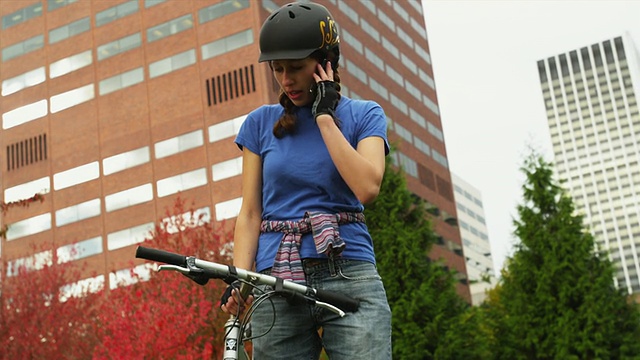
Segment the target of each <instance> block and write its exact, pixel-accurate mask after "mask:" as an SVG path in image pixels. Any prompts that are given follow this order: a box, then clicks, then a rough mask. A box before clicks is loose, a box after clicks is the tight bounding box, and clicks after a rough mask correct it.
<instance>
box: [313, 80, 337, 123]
mask: <svg viewBox="0 0 640 360" xmlns="http://www.w3.org/2000/svg"><path fill="white" fill-rule="evenodd" d="M338 101H340V93H339V92H338V88H337V85H336V83H335V82H333V81H329V80H325V81H320V82H319V83H318V87H317V90H316V100H315V101H314V102H313V106H312V107H311V113H312V114H313V118H314V119H317V118H318V116H320V115H324V114H327V115H331V117H332V118H333V119H334V120H337V119H336V116H335V111H336V108H337V107H338Z"/></svg>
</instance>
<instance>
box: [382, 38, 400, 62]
mask: <svg viewBox="0 0 640 360" xmlns="http://www.w3.org/2000/svg"><path fill="white" fill-rule="evenodd" d="M382 47H384V48H385V49H387V51H388V52H389V53H390V54H391V55H393V56H394V57H395V58H396V59H400V50H398V47H397V46H395V45H394V44H393V43H392V42H391V41H389V40H387V38H385V37H384V36H383V37H382Z"/></svg>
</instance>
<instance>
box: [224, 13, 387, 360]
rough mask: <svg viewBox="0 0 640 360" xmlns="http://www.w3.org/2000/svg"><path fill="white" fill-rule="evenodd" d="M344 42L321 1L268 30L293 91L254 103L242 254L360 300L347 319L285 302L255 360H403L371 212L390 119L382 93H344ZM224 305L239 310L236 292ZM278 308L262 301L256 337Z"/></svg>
mask: <svg viewBox="0 0 640 360" xmlns="http://www.w3.org/2000/svg"><path fill="white" fill-rule="evenodd" d="M339 42H340V39H339V36H338V28H337V24H336V23H335V21H334V20H333V17H332V16H331V14H330V13H329V12H328V10H327V9H326V8H325V7H323V6H321V5H317V4H313V3H292V4H288V5H285V6H283V7H281V8H280V9H278V10H276V11H274V12H273V13H272V14H271V15H270V16H269V17H268V18H267V20H266V21H265V23H264V24H263V26H262V29H261V32H260V52H261V53H260V58H259V61H260V62H264V61H267V62H268V63H269V66H270V68H271V70H272V72H273V76H274V77H275V79H276V81H277V82H278V84H279V85H280V87H281V94H280V104H275V105H265V106H261V107H260V108H258V109H256V110H254V111H252V112H251V113H250V114H249V115H248V116H247V119H246V121H245V122H244V124H243V125H242V128H241V129H240V132H239V134H238V137H237V138H236V143H237V145H238V146H239V147H240V148H241V149H242V152H243V175H242V176H243V178H242V197H243V202H242V207H241V209H240V213H239V215H238V218H237V222H236V229H235V235H234V260H233V262H234V265H235V266H237V267H240V268H244V269H252V268H253V267H254V265H255V268H256V271H259V272H264V273H268V274H271V275H273V276H278V277H281V278H284V279H286V280H292V281H295V282H299V283H306V284H308V285H309V286H313V287H315V288H319V289H324V290H331V291H335V292H339V293H343V294H347V295H349V296H351V297H353V298H356V299H358V300H359V301H360V308H359V310H358V311H356V312H354V313H348V314H347V316H345V317H343V318H340V317H339V316H337V315H334V314H332V313H329V312H326V311H324V310H321V309H318V308H314V307H312V306H310V305H307V304H298V305H292V304H289V303H288V302H287V300H286V299H282V298H274V303H275V308H276V314H275V316H276V322H275V325H274V327H273V328H272V329H271V330H270V331H268V333H267V334H266V336H264V337H260V338H257V339H254V340H253V354H254V359H278V360H281V359H317V358H318V357H319V354H320V352H321V350H322V348H324V349H325V351H326V352H327V354H328V355H329V357H330V358H331V359H367V360H369V359H390V358H391V312H390V310H389V305H388V303H387V299H386V294H385V290H384V287H383V284H382V281H381V279H380V276H379V275H378V272H377V270H376V267H375V257H374V250H373V243H372V240H371V236H370V234H369V232H368V230H367V226H366V224H365V219H364V215H363V214H362V211H363V210H364V206H363V204H364V203H367V202H370V201H372V200H374V199H375V198H376V196H377V195H378V192H379V190H380V184H381V182H382V177H383V174H384V168H385V155H386V154H387V153H388V151H389V147H388V143H387V139H386V117H385V115H384V111H383V110H382V108H381V107H380V106H379V105H378V104H376V103H374V102H372V101H357V100H352V99H349V98H347V97H345V96H341V94H340V92H339V91H340V78H339V74H338V62H339V55H340V50H339ZM234 295H235V290H234ZM249 301H251V300H249ZM222 303H223V305H222V308H223V310H224V311H226V312H229V313H235V312H236V311H237V309H238V302H237V300H236V298H234V297H233V296H232V297H229V296H226V297H224V298H223V301H222ZM273 316H274V314H273V308H272V307H271V306H270V305H265V306H261V307H259V308H258V309H257V311H256V313H255V314H254V315H253V317H252V321H251V326H252V332H253V334H255V335H257V334H262V333H264V332H266V331H267V330H268V329H269V328H270V327H271V325H272V322H273ZM319 329H322V330H321V331H320V332H319Z"/></svg>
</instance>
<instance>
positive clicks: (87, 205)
mask: <svg viewBox="0 0 640 360" xmlns="http://www.w3.org/2000/svg"><path fill="white" fill-rule="evenodd" d="M100 205H101V202H100V199H93V200H89V201H85V202H83V203H81V204H77V205H72V206H69V207H66V208H63V209H60V210H57V211H56V226H64V225H67V224H71V223H74V222H77V221H81V220H84V219H89V218H92V217H94V216H99V215H100V213H101V210H100Z"/></svg>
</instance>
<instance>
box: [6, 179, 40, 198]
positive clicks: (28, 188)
mask: <svg viewBox="0 0 640 360" xmlns="http://www.w3.org/2000/svg"><path fill="white" fill-rule="evenodd" d="M50 190H51V185H50V181H49V177H48V176H47V177H43V178H40V179H36V180H32V181H29V182H26V183H23V184H20V185H16V186H13V187H10V188H8V189H5V190H4V201H5V202H7V203H9V202H12V201H20V200H24V199H28V198H31V197H33V196H34V195H35V194H48V193H49V191H50Z"/></svg>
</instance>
